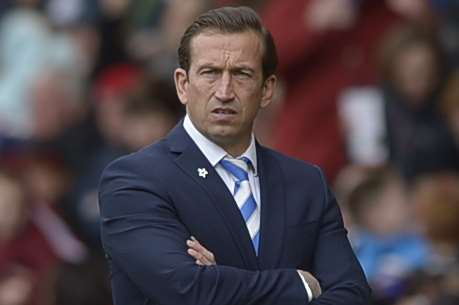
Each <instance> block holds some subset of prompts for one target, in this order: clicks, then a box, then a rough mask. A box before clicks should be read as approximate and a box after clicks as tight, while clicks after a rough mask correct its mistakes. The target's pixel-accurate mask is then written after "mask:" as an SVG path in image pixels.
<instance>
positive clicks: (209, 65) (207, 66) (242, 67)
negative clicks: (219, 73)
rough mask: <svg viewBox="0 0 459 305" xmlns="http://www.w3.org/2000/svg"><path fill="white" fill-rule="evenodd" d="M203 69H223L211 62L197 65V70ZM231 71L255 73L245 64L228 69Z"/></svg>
mask: <svg viewBox="0 0 459 305" xmlns="http://www.w3.org/2000/svg"><path fill="white" fill-rule="evenodd" d="M204 69H215V70H224V69H223V68H222V67H221V66H218V65H215V64H212V63H204V64H202V65H201V66H199V67H198V69H197V71H198V72H199V71H202V70H204ZM229 70H230V71H231V72H234V71H248V72H251V73H255V70H254V69H253V68H251V67H249V66H247V65H239V66H235V67H232V68H230V69H229Z"/></svg>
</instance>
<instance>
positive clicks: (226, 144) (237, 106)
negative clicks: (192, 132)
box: [175, 31, 276, 153]
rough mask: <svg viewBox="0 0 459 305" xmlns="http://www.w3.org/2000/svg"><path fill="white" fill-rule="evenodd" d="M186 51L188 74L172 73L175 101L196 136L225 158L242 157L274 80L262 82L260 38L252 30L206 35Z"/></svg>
mask: <svg viewBox="0 0 459 305" xmlns="http://www.w3.org/2000/svg"><path fill="white" fill-rule="evenodd" d="M190 49H191V51H190V53H191V64H190V69H189V72H188V73H186V71H184V70H183V69H177V70H176V71H175V82H176V87H177V93H178V96H179V98H180V101H181V102H182V103H183V104H184V105H186V108H187V113H188V115H189V116H190V119H191V121H192V122H193V124H194V125H195V126H196V128H197V129H198V130H199V131H200V132H201V133H202V134H204V135H205V136H206V137H207V138H209V139H210V140H212V141H213V142H215V143H217V144H218V145H220V146H222V147H223V148H224V149H227V151H228V152H230V153H231V150H232V151H234V152H237V153H242V152H243V150H244V149H245V148H246V147H247V145H248V143H249V141H250V135H251V132H252V125H253V121H254V120H255V117H256V115H257V112H258V110H259V109H260V107H265V106H267V105H268V104H269V103H270V101H271V99H272V96H273V91H274V87H275V82H276V78H275V76H270V77H268V78H267V79H266V80H263V72H262V55H263V45H262V42H261V39H260V37H259V36H258V35H257V34H256V33H254V32H252V31H246V32H242V33H231V34H227V33H218V32H210V31H207V32H203V33H201V34H199V35H197V36H196V37H194V38H193V39H192V40H191V48H190ZM240 150H242V151H240Z"/></svg>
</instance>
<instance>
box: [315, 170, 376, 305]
mask: <svg viewBox="0 0 459 305" xmlns="http://www.w3.org/2000/svg"><path fill="white" fill-rule="evenodd" d="M318 170H319V174H320V176H321V180H322V183H323V187H324V189H323V191H324V194H325V196H324V212H323V215H322V219H321V226H320V230H319V235H318V237H317V246H316V250H315V254H314V263H313V269H312V272H311V273H312V274H313V275H314V276H315V277H316V278H317V279H318V280H319V282H320V285H321V288H322V291H323V293H322V295H321V296H320V297H319V298H317V299H315V300H313V301H312V302H311V303H310V304H311V305H325V304H334V305H365V304H367V302H368V300H369V295H370V288H369V286H368V284H367V280H366V278H365V275H364V273H363V271H362V268H361V267H360V264H359V262H358V261H357V258H356V257H355V255H354V252H353V250H352V248H351V245H350V243H349V240H348V239H347V231H346V229H345V228H344V225H343V221H342V216H341V213H340V210H339V207H338V204H337V202H336V199H335V197H334V195H333V194H332V192H331V191H330V190H329V188H328V186H327V183H326V182H325V179H324V175H323V173H322V171H321V170H320V169H318Z"/></svg>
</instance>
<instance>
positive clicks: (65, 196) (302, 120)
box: [0, 0, 459, 305]
mask: <svg viewBox="0 0 459 305" xmlns="http://www.w3.org/2000/svg"><path fill="white" fill-rule="evenodd" d="M221 5H247V6H250V7H252V8H254V9H255V10H257V11H258V12H259V13H260V15H261V16H262V19H263V21H264V22H265V23H266V25H267V27H268V28H269V29H270V30H271V31H272V33H273V35H274V38H275V41H276V43H277V47H278V54H279V57H280V66H279V78H280V80H281V82H280V84H279V90H278V92H279V93H278V95H277V97H276V100H275V102H274V103H273V105H271V106H270V107H269V108H268V109H265V110H264V111H263V112H262V113H261V114H260V117H259V119H258V121H257V125H256V132H257V136H258V138H259V140H260V142H262V143H263V144H265V145H267V146H270V147H274V148H276V149H279V150H280V151H282V152H285V153H287V154H289V155H291V156H294V157H296V158H300V159H303V160H306V161H309V162H312V163H316V164H318V165H320V166H321V167H322V168H324V170H325V172H326V173H327V176H328V179H329V181H330V183H332V184H333V185H334V190H335V192H336V194H337V197H338V198H339V203H340V206H341V208H342V210H343V216H344V218H345V223H346V226H347V228H348V230H349V236H350V238H351V241H352V244H353V246H354V249H355V252H356V254H357V256H358V258H359V260H360V261H361V263H362V265H363V267H364V271H365V273H366V276H367V277H368V280H369V281H370V283H371V286H372V288H373V300H372V303H371V304H396V305H434V304H435V305H457V304H459V177H458V170H459V153H458V148H459V70H458V67H459V2H458V1H457V0H266V1H261V0H259V1H257V0H252V1H250V0H245V1H244V0H240V1H237V0H234V1H231V0H132V1H129V0H16V1H14V0H1V2H0V305H74V304H75V305H110V304H112V302H111V295H110V293H111V292H110V285H109V272H108V266H107V265H106V263H105V260H104V256H103V251H102V249H101V245H100V241H99V211H98V205H97V185H98V179H99V176H100V173H101V171H102V170H103V168H104V167H105V166H106V165H107V163H108V162H110V161H111V160H113V159H115V158H117V157H119V156H121V155H123V154H126V153H129V152H132V151H135V150H137V149H139V148H141V147H143V146H145V145H148V144H149V143H151V142H154V141H156V140H158V139H159V138H161V137H162V136H164V135H165V134H167V132H168V131H169V130H170V128H171V127H173V126H174V125H175V124H176V122H178V120H180V118H181V117H182V116H183V114H184V109H183V108H182V107H181V105H180V103H179V102H178V99H177V97H176V95H175V90H174V85H173V78H172V73H173V71H174V69H175V68H176V67H177V58H176V57H177V56H176V49H177V46H178V41H179V39H180V36H181V35H182V33H183V31H184V30H185V27H186V26H187V25H188V24H189V23H190V22H191V21H192V20H193V19H194V18H195V17H196V16H197V15H199V14H200V13H202V12H203V11H206V10H207V9H209V8H212V7H216V6H221ZM152 285H154V283H152Z"/></svg>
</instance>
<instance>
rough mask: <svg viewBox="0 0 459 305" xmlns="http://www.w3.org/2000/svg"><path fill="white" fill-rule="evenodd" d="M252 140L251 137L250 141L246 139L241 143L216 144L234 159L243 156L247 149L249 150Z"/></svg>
mask: <svg viewBox="0 0 459 305" xmlns="http://www.w3.org/2000/svg"><path fill="white" fill-rule="evenodd" d="M250 140H251V136H249V137H248V139H245V140H244V141H240V142H239V143H232V144H229V143H218V142H216V144H217V145H219V146H220V147H221V148H223V149H224V150H225V151H226V152H227V153H228V154H229V155H231V156H232V157H238V156H240V155H242V154H243V153H244V152H245V151H246V150H247V148H249V145H250Z"/></svg>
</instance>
